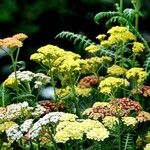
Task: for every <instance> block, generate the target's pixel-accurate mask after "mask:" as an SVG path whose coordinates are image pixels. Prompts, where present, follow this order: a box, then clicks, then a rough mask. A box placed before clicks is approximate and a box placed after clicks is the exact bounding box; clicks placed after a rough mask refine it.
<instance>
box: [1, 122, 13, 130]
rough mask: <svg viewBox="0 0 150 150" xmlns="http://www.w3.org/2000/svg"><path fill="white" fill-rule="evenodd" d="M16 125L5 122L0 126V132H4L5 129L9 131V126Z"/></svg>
mask: <svg viewBox="0 0 150 150" xmlns="http://www.w3.org/2000/svg"><path fill="white" fill-rule="evenodd" d="M15 124H16V123H15V122H13V121H6V122H4V123H2V124H0V132H4V131H6V130H7V129H9V128H10V127H11V126H13V125H15Z"/></svg>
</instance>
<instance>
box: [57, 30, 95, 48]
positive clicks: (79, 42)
mask: <svg viewBox="0 0 150 150" xmlns="http://www.w3.org/2000/svg"><path fill="white" fill-rule="evenodd" d="M56 38H62V39H67V40H69V41H71V42H72V43H73V45H74V46H77V49H79V50H83V49H85V47H87V46H89V45H91V44H94V42H92V40H90V39H88V38H87V36H85V35H81V34H75V33H73V32H69V31H62V32H60V33H59V34H57V35H56Z"/></svg>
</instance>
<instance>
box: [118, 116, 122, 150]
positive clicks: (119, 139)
mask: <svg viewBox="0 0 150 150" xmlns="http://www.w3.org/2000/svg"><path fill="white" fill-rule="evenodd" d="M121 131H122V129H121V118H120V117H119V133H118V150H121Z"/></svg>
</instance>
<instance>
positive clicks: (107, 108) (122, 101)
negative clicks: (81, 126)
mask: <svg viewBox="0 0 150 150" xmlns="http://www.w3.org/2000/svg"><path fill="white" fill-rule="evenodd" d="M141 110H142V107H141V105H140V104H139V102H136V101H133V100H131V99H129V98H118V99H115V100H112V101H110V102H109V103H107V102H102V103H101V102H96V103H95V104H94V105H93V107H92V108H88V109H87V110H85V111H84V112H83V114H84V115H87V116H88V117H89V118H92V119H96V120H97V119H100V120H101V119H103V118H105V117H106V116H115V117H118V116H121V117H124V116H126V117H127V116H130V115H131V114H132V113H133V112H135V113H136V114H138V113H139V112H140V111H141Z"/></svg>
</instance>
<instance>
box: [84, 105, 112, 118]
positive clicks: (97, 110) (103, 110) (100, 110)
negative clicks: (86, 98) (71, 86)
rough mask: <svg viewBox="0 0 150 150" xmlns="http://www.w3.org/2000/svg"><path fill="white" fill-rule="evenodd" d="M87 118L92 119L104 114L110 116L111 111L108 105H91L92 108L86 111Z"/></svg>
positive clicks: (102, 116)
mask: <svg viewBox="0 0 150 150" xmlns="http://www.w3.org/2000/svg"><path fill="white" fill-rule="evenodd" d="M86 115H88V117H89V118H92V119H94V120H97V119H102V118H104V117H105V116H112V115H113V114H112V112H111V110H110V106H107V105H106V106H97V107H92V109H90V111H89V112H88V114H86Z"/></svg>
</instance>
